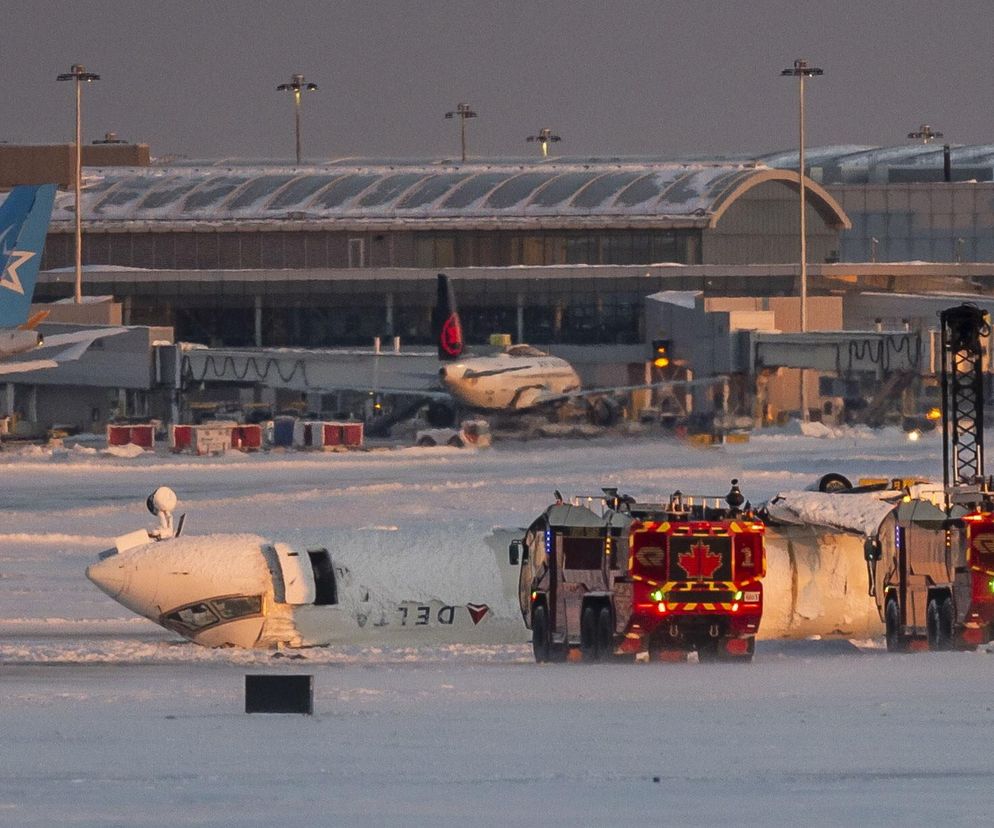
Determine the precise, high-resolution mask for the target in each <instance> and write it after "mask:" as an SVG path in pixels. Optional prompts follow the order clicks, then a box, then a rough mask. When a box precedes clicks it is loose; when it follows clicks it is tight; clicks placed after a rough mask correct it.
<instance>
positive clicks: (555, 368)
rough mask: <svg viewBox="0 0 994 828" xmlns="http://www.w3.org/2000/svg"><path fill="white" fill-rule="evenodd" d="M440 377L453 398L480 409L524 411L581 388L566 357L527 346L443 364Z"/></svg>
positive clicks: (577, 377) (578, 379)
mask: <svg viewBox="0 0 994 828" xmlns="http://www.w3.org/2000/svg"><path fill="white" fill-rule="evenodd" d="M439 376H440V377H441V379H442V382H443V383H444V384H445V387H446V389H447V390H448V391H449V393H450V394H452V396H453V397H455V398H456V399H457V400H458V401H459V402H461V403H462V404H463V405H466V406H467V407H469V408H474V409H477V410H480V411H524V410H527V409H529V408H534V407H535V406H537V405H541V404H542V403H543V402H545V401H546V400H547V398H550V397H560V396H562V395H565V394H570V393H572V392H574V391H579V390H580V377H579V376H578V375H577V373H576V370H575V369H574V368H573V366H572V365H570V364H569V363H568V362H567V361H566V360H565V359H560V358H559V357H554V356H550V355H549V354H546V353H543V352H542V351H539V350H537V349H535V348H532V347H530V346H527V345H515V346H512V347H511V348H508V349H507V350H506V351H505V352H503V353H500V354H497V355H495V356H480V357H467V358H465V359H460V360H458V361H455V362H449V363H446V364H445V365H444V366H443V367H442V368H441V369H440V370H439Z"/></svg>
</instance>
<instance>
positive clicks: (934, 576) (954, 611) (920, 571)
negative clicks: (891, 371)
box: [865, 305, 994, 652]
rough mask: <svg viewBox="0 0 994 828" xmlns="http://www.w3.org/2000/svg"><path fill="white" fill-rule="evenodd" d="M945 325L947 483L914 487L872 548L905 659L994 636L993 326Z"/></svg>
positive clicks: (885, 610) (959, 321) (961, 311)
mask: <svg viewBox="0 0 994 828" xmlns="http://www.w3.org/2000/svg"><path fill="white" fill-rule="evenodd" d="M939 317H940V322H941V332H940V333H941V336H940V345H941V350H942V371H941V380H942V382H941V386H942V424H943V441H942V455H943V484H942V486H941V487H940V486H938V485H937V484H936V485H932V486H931V487H929V486H923V485H916V486H911V487H909V488H907V489H906V490H905V493H904V497H903V499H902V500H901V502H900V503H899V504H898V505H897V507H896V508H895V509H894V510H893V511H892V512H891V513H890V514H889V515H888V516H887V517H886V518H885V519H884V521H883V523H882V525H881V527H880V529H879V530H878V532H877V534H876V537H873V538H868V539H867V541H866V544H865V554H866V560H867V566H868V571H869V581H870V594H871V595H873V596H875V598H876V601H877V607H878V610H879V611H880V616H881V619H882V620H883V621H884V625H885V628H886V634H887V649H888V650H891V651H897V652H900V651H904V650H908V649H918V648H921V647H923V646H927V647H928V648H929V649H932V650H949V649H972V648H975V647H976V646H977V645H978V644H982V643H986V642H988V641H990V640H991V639H992V637H994V486H992V480H991V478H989V477H985V476H984V445H983V444H984V382H983V380H984V376H983V359H984V347H983V343H982V340H983V339H984V338H985V337H988V336H989V335H990V330H991V329H990V319H989V317H988V315H987V313H986V312H985V311H982V310H981V309H979V308H977V307H975V306H973V305H960V306H958V307H954V308H949V309H947V310H944V311H942V312H941V313H940V314H939ZM881 564H882V568H883V575H882V579H881V580H882V582H881V583H880V584H879V585H878V584H877V570H878V568H879V567H881Z"/></svg>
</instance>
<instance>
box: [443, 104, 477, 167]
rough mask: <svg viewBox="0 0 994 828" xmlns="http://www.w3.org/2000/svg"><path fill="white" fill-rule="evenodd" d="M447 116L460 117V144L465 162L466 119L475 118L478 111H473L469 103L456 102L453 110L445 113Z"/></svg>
mask: <svg viewBox="0 0 994 828" xmlns="http://www.w3.org/2000/svg"><path fill="white" fill-rule="evenodd" d="M445 117H446V118H458V119H459V146H460V148H461V149H462V160H463V163H465V161H466V119H467V118H475V117H477V116H476V113H475V112H474V111H473V107H471V106H470V105H469V104H468V103H461V104H456V108H455V109H454V110H452V111H451V112H446V113H445Z"/></svg>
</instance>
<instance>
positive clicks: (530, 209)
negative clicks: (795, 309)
mask: <svg viewBox="0 0 994 828" xmlns="http://www.w3.org/2000/svg"><path fill="white" fill-rule="evenodd" d="M84 179H85V180H84V191H83V193H84V194H83V214H84V216H85V217H86V220H87V222H88V223H89V224H91V226H92V225H93V224H98V225H99V224H119V223H132V222H140V223H143V224H148V223H159V224H163V225H165V224H171V225H175V224H182V225H189V224H191V223H203V222H208V223H211V224H213V223H229V222H238V223H240V224H245V223H249V224H254V223H270V222H308V223H311V222H318V223H332V224H334V223H340V224H348V225H355V224H378V225H379V224H389V225H394V224H408V223H410V224H414V225H421V226H429V225H430V226H439V225H440V224H442V225H444V224H460V223H463V224H476V223H480V222H488V221H490V222H492V221H500V222H501V223H502V224H505V225H513V224H514V223H515V222H525V221H527V222H529V223H533V222H534V221H535V220H536V219H541V220H544V223H545V224H546V225H547V226H552V225H554V224H555V225H569V224H571V223H576V222H577V221H579V222H583V221H584V220H593V221H595V222H598V223H602V224H604V225H617V224H619V223H624V224H635V225H644V226H650V225H651V226H714V225H715V223H716V222H717V221H718V220H719V219H720V217H721V215H722V214H723V213H724V212H725V211H726V210H727V209H728V207H729V206H730V205H731V204H732V203H733V202H734V201H735V199H737V198H738V197H739V196H741V195H742V194H743V193H745V192H747V191H748V190H750V189H752V188H753V187H755V186H758V185H759V184H762V183H764V182H767V181H782V182H784V183H785V184H786V185H788V186H791V187H793V188H794V189H796V187H797V174H796V173H795V172H789V171H786V170H777V169H772V168H771V167H768V166H765V165H762V164H756V163H753V162H733V161H726V162H721V163H706V162H686V163H679V162H672V161H662V160H651V159H650V160H641V159H620V158H618V159H594V158H587V159H575V158H557V159H554V160H552V159H550V160H535V159H507V160H501V161H492V162H483V161H481V162H472V163H467V164H457V163H451V162H438V163H431V162H423V161H421V162H413V161H400V160H397V161H391V160H383V159H380V160H378V161H366V160H363V159H346V160H342V161H332V162H327V163H323V164H311V165H308V166H302V167H299V168H297V167H293V166H287V165H281V164H274V163H272V162H270V163H268V164H263V163H259V162H246V163H236V162H227V161H223V162H209V163H196V162H184V163H173V164H170V165H168V166H154V167H145V168H100V169H88V170H86V171H84ZM809 186H810V188H811V195H810V198H811V200H812V203H813V204H814V206H815V207H816V208H817V209H818V210H819V212H820V213H821V214H822V215H823V216H824V217H825V220H826V222H828V223H829V224H831V225H832V226H836V227H844V226H848V219H847V218H846V216H845V213H844V212H843V211H842V209H841V207H839V205H838V204H837V203H836V202H835V201H834V199H832V197H831V196H830V195H828V193H827V192H825V190H824V189H823V188H821V187H820V186H819V185H818V184H817V183H815V182H813V181H812V182H810V183H809ZM72 208H73V201H72V197H71V196H70V195H68V194H63V195H60V197H59V199H58V200H57V203H56V209H55V212H54V214H53V220H54V221H56V222H60V221H62V222H69V221H71V219H72Z"/></svg>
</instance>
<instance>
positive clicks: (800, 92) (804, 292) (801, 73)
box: [780, 59, 825, 423]
mask: <svg viewBox="0 0 994 828" xmlns="http://www.w3.org/2000/svg"><path fill="white" fill-rule="evenodd" d="M780 74H781V75H782V76H786V77H794V78H797V100H798V133H799V135H798V153H797V183H798V187H797V189H798V192H799V193H800V197H801V333H806V332H807V330H808V227H807V215H806V208H807V205H806V204H805V201H806V200H807V199H806V195H805V192H804V169H805V167H804V79H805V78H810V77H815V76H817V75H823V74H825V73H824V72H823V71H822V70H821V69H819V68H818V67H816V66H808V62H807V61H806V60H801V59H798V60H795V61H794V65H793V67H791V68H790V69H784V70H783V71H782V72H781V73H780ZM807 390H808V389H807V382H806V378H805V371H804V369H803V368H802V369H801V421H802V422H805V423H806V422H807V421H808V394H807Z"/></svg>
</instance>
